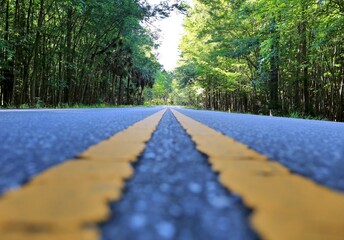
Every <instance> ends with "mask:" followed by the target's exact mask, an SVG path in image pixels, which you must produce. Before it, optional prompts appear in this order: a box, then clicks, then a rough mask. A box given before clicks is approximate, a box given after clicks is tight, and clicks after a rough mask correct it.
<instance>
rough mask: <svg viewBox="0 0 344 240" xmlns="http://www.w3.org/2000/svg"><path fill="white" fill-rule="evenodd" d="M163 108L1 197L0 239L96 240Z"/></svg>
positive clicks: (158, 120) (161, 114) (160, 116)
mask: <svg viewBox="0 0 344 240" xmlns="http://www.w3.org/2000/svg"><path fill="white" fill-rule="evenodd" d="M164 112H165V110H162V111H160V112H158V113H156V114H153V115H151V116H149V117H147V118H146V119H144V120H142V121H140V122H137V123H135V124H134V125H132V126H131V127H129V128H127V129H126V130H124V131H122V132H120V133H118V134H116V135H114V136H113V137H111V138H109V139H108V140H105V141H102V142H100V143H99V144H97V145H94V146H92V147H91V148H89V149H88V150H87V151H86V152H84V153H82V154H80V156H79V158H78V159H73V160H70V161H66V162H64V163H62V164H60V165H57V166H55V167H53V168H51V169H48V170H47V171H45V172H43V173H42V174H40V175H38V176H36V177H35V178H33V179H32V180H31V181H30V182H29V183H28V184H26V185H25V186H23V187H22V188H21V189H19V190H17V191H14V192H8V193H6V194H5V195H4V196H3V197H2V198H0V239H4V240H22V239H25V240H46V239H49V240H94V239H99V233H98V229H97V227H96V224H97V223H100V222H103V221H105V220H106V219H107V218H108V217H109V214H110V211H109V208H108V203H109V202H110V201H114V200H118V199H119V198H120V197H121V194H122V192H121V189H122V188H123V185H124V181H125V180H126V179H128V178H130V177H131V176H132V174H133V169H132V167H131V165H130V163H131V162H133V161H135V160H136V159H137V158H138V156H139V155H140V154H141V153H142V151H143V150H144V147H145V142H147V141H148V140H149V139H150V138H151V136H152V133H153V132H154V130H155V129H156V127H157V125H158V123H159V122H160V119H161V118H162V116H163V114H164Z"/></svg>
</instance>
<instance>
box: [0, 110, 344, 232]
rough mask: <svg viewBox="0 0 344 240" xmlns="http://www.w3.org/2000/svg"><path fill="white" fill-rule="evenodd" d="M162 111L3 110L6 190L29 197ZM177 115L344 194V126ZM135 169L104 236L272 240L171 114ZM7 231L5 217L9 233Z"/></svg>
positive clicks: (0, 176) (0, 153) (2, 188)
mask: <svg viewBox="0 0 344 240" xmlns="http://www.w3.org/2000/svg"><path fill="white" fill-rule="evenodd" d="M162 109H163V108H162V107H155V108H123V109H78V110H73V109H70V110H9V111H0V139H2V143H1V145H0V165H1V169H0V193H1V194H2V195H4V196H6V194H7V193H8V192H9V191H20V189H21V187H22V186H25V185H26V184H27V183H30V181H31V179H32V178H33V177H34V176H37V175H40V174H41V173H42V172H43V171H44V170H46V169H50V168H54V166H58V165H59V164H61V163H63V162H65V161H68V159H72V158H75V157H76V155H77V154H78V153H82V152H84V151H87V148H88V147H90V146H92V145H94V144H97V143H99V142H101V141H102V140H105V139H107V138H109V137H111V136H113V135H116V133H119V132H121V131H123V130H125V129H126V128H128V127H129V126H131V125H133V124H134V123H136V122H139V121H142V120H144V119H145V118H147V117H148V116H151V115H152V114H154V113H157V112H159V111H161V110H162ZM175 109H176V110H177V111H178V112H180V113H183V114H185V115H186V116H189V117H191V118H192V119H194V120H197V121H198V122H200V123H202V124H203V125H205V126H208V127H210V128H211V129H214V130H216V131H217V132H221V133H223V134H224V135H226V136H229V137H231V138H234V139H235V140H237V141H239V142H241V143H244V144H246V145H247V146H249V147H250V148H251V149H253V150H255V151H256V152H258V153H260V154H263V155H265V156H267V157H269V159H271V160H273V161H276V162H279V163H281V165H282V166H286V167H287V168H288V169H289V170H290V171H291V172H292V174H296V175H300V176H302V177H303V178H305V179H310V180H312V181H314V182H317V183H318V184H320V185H322V186H325V187H326V188H327V189H330V191H331V192H339V195H340V196H341V195H343V194H342V192H343V191H344V161H343V159H344V158H343V157H344V124H343V123H335V122H326V121H312V120H297V119H288V118H278V117H265V116H255V115H246V114H229V113H224V112H213V111H197V110H190V109H180V108H175ZM200 134H202V133H200ZM197 144H198V143H197ZM131 166H132V167H133V169H134V174H133V175H132V177H131V178H130V179H129V180H128V181H126V182H125V188H124V190H123V191H122V192H123V195H122V196H121V197H120V198H119V199H118V200H117V201H113V202H112V203H111V204H110V209H111V214H110V217H109V218H107V220H106V221H105V222H103V223H99V222H97V224H98V228H99V229H100V236H101V238H102V239H259V238H261V237H262V235H261V234H260V233H261V231H260V230H256V229H255V228H254V227H252V224H251V222H250V216H251V214H252V209H251V207H249V206H248V205H246V204H245V201H243V199H242V198H241V196H240V194H238V193H236V192H232V191H231V189H228V186H225V184H223V182H221V181H219V175H218V173H215V172H214V171H212V168H211V166H210V165H209V162H208V158H207V155H206V153H204V154H202V153H201V152H199V151H197V149H196V145H195V142H193V141H192V140H191V138H190V136H189V135H188V134H187V133H186V132H185V130H184V128H183V127H182V126H181V125H180V122H179V120H178V121H177V119H176V118H175V116H174V115H173V114H172V112H171V111H170V110H169V109H167V110H166V112H165V113H164V115H163V117H162V119H161V120H160V123H159V125H158V127H157V129H156V131H155V132H154V134H153V135H152V138H151V139H150V141H149V142H148V143H147V144H146V146H145V150H144V151H143V153H142V154H141V155H140V157H139V159H138V160H137V162H135V163H133V164H131ZM220 174H221V170H220ZM340 203H342V205H343V206H344V202H340ZM0 208H1V197H0ZM343 217H344V216H343ZM1 224H2V223H1V214H0V234H1ZM3 226H4V225H3ZM343 236H344V235H343ZM16 239H20V237H17V238H16Z"/></svg>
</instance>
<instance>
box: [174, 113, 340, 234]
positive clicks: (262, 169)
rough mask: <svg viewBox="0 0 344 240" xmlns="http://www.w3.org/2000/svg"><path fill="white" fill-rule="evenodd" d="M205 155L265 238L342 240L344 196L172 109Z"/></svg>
mask: <svg viewBox="0 0 344 240" xmlns="http://www.w3.org/2000/svg"><path fill="white" fill-rule="evenodd" d="M172 112H173V114H174V115H175V116H176V118H177V120H178V121H179V122H180V124H181V125H182V126H183V127H184V129H185V130H186V131H187V133H188V134H189V135H190V136H191V138H192V139H193V141H194V142H195V143H196V146H197V149H198V150H199V151H201V152H202V153H204V154H206V155H208V157H209V161H210V163H211V165H212V168H213V170H214V171H217V172H219V174H220V181H221V183H222V184H223V185H225V186H226V187H227V188H228V189H229V190H230V191H233V192H235V193H237V194H238V195H240V196H241V197H242V198H243V200H244V202H245V204H246V205H247V206H248V207H250V208H252V209H253V210H254V211H253V215H252V219H251V222H252V224H253V227H254V228H255V229H256V230H257V231H258V232H259V233H260V234H261V236H262V237H263V238H264V239H282V240H283V239H286V240H287V239H312V240H313V239H319V240H320V239H326V238H330V239H342V238H343V236H344V220H343V219H344V218H343V216H344V196H343V195H342V194H340V193H337V192H335V191H333V190H330V189H327V188H325V187H323V186H320V185H317V184H316V183H314V182H312V181H310V180H309V179H306V178H304V177H302V176H299V175H296V174H292V173H290V171H289V170H288V169H287V168H286V167H284V166H282V165H281V164H279V163H277V162H274V161H270V160H269V159H268V158H267V157H266V156H264V155H261V154H259V153H257V152H255V151H253V150H251V149H249V147H248V146H246V145H244V144H241V143H239V142H237V141H235V140H234V139H231V138H229V137H227V136H225V135H223V134H221V133H219V132H217V131H215V130H213V129H211V128H209V127H207V126H205V125H203V124H201V123H199V122H197V121H195V120H193V119H192V118H189V117H187V116H185V115H184V114H181V113H180V112H178V111H176V110H172Z"/></svg>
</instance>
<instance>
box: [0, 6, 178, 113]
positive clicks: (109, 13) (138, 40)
mask: <svg viewBox="0 0 344 240" xmlns="http://www.w3.org/2000/svg"><path fill="white" fill-rule="evenodd" d="M175 8H181V5H180V4H177V3H174V4H168V3H167V2H163V3H161V4H159V5H154V6H151V5H149V4H148V3H147V1H145V0H87V1H85V0H68V1H66V0H0V105H2V106H5V107H6V106H14V107H19V106H20V105H22V104H26V105H28V106H42V105H43V106H63V105H69V106H70V105H73V104H76V103H77V104H98V103H108V104H117V105H122V104H141V103H142V102H143V99H142V96H143V95H142V92H143V90H144V88H145V87H151V86H152V85H153V83H154V76H155V75H156V71H158V70H159V69H160V65H159V63H158V62H157V60H156V57H155V55H154V54H153V53H152V51H153V49H154V47H155V46H156V44H155V43H154V40H155V38H156V34H155V33H154V32H153V31H152V30H149V28H147V27H146V26H145V24H147V23H149V22H150V21H152V19H154V18H161V17H167V16H168V14H169V12H170V11H171V10H173V9H175Z"/></svg>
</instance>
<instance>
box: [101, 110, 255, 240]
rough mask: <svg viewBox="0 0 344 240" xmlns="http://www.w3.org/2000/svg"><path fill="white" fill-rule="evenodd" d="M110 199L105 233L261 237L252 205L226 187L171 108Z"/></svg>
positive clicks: (142, 236) (106, 239)
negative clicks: (251, 219) (252, 222)
mask: <svg viewBox="0 0 344 240" xmlns="http://www.w3.org/2000/svg"><path fill="white" fill-rule="evenodd" d="M134 167H135V173H134V176H133V178H132V179H130V180H129V181H128V182H127V184H126V188H125V191H124V195H123V197H122V199H121V200H120V201H118V202H115V203H113V204H112V205H111V210H112V214H111V215H112V218H111V219H110V220H109V221H108V222H106V223H104V224H103V225H102V226H101V228H102V233H103V235H102V239H103V240H112V239H116V240H118V239H136V240H140V239H183V240H188V239H206V240H209V239H238V240H239V239H240V240H242V239H245V240H250V239H258V237H257V235H256V234H255V233H254V232H253V231H252V230H251V229H250V227H249V224H248V215H249V210H248V209H246V208H245V207H244V206H243V203H242V201H241V199H240V198H239V197H238V196H236V195H233V194H231V193H230V192H228V191H227V190H226V189H225V188H224V187H223V186H221V185H220V183H219V182H218V176H217V174H215V173H214V172H212V170H211V168H210V165H209V164H208V160H207V157H206V156H204V155H202V154H201V153H200V152H198V151H197V150H196V148H195V145H194V143H193V142H192V140H191V139H190V138H189V136H188V135H187V133H186V132H185V131H184V129H183V128H182V127H181V126H180V124H179V123H178V122H177V120H176V119H175V117H174V116H173V115H172V113H171V112H170V111H169V110H168V111H167V112H166V113H165V115H164V117H163V118H162V120H161V122H160V124H159V126H158V128H157V130H156V132H155V133H154V134H153V137H152V139H151V140H150V141H149V142H148V145H147V147H146V149H145V151H144V152H143V154H142V155H141V157H140V158H139V161H138V163H136V164H135V166H134Z"/></svg>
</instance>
